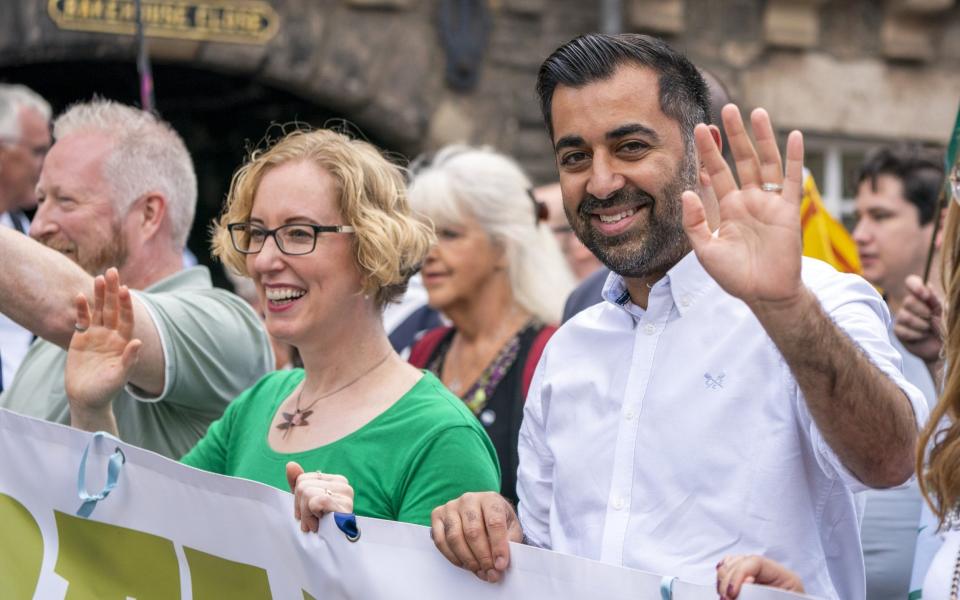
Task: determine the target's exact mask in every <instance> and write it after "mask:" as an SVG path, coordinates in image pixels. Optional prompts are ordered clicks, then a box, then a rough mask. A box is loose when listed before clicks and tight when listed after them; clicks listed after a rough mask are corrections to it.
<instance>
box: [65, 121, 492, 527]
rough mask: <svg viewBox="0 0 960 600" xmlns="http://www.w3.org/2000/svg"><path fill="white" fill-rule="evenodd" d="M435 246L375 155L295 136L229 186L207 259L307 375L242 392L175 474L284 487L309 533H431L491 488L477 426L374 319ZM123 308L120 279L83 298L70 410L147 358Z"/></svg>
mask: <svg viewBox="0 0 960 600" xmlns="http://www.w3.org/2000/svg"><path fill="white" fill-rule="evenodd" d="M432 242H433V234H432V232H431V230H430V229H429V228H428V227H426V226H424V225H423V224H421V223H420V222H419V221H417V220H416V219H414V218H412V217H411V216H410V212H409V208H408V206H407V200H406V191H405V185H404V180H403V176H402V173H401V171H400V169H398V168H397V167H396V166H394V165H392V164H391V163H390V162H389V161H387V160H386V159H385V158H384V157H383V156H382V155H381V154H380V152H379V151H378V150H377V149H376V148H375V147H373V146H372V145H370V144H368V143H366V142H362V141H358V140H352V139H349V138H348V137H346V136H344V135H342V134H339V133H335V132H332V131H327V130H320V131H315V132H310V133H307V132H300V131H296V132H293V133H291V134H289V135H287V136H286V137H285V138H283V139H282V140H280V141H279V142H278V143H277V144H275V145H274V146H272V147H271V148H269V149H268V150H266V151H265V152H263V153H254V154H253V155H252V157H251V159H250V160H249V161H248V162H247V163H246V164H245V165H243V166H242V167H241V168H240V169H239V171H238V172H237V173H236V174H235V175H234V177H233V182H232V184H231V188H230V193H229V197H228V199H227V206H226V209H225V211H224V214H223V215H222V216H221V218H220V220H219V222H218V223H217V225H216V229H215V232H214V240H213V251H214V254H215V255H216V256H218V257H219V258H220V259H221V260H223V262H224V263H226V265H227V266H228V267H229V268H232V269H233V270H235V271H237V272H239V273H240V274H243V275H246V276H249V277H251V278H252V279H253V282H254V284H255V286H256V288H257V293H258V294H259V296H260V300H261V304H262V306H263V307H264V310H265V317H264V321H265V324H266V328H267V331H268V332H269V333H270V335H271V336H273V337H274V338H276V339H278V340H280V341H282V342H285V343H287V344H290V345H292V346H294V347H296V348H297V349H298V350H299V352H300V355H301V357H302V358H303V363H304V368H303V369H294V370H291V371H278V372H275V373H272V374H270V375H267V376H266V377H264V378H263V379H262V380H260V382H258V383H257V384H256V385H254V386H253V387H252V388H250V389H248V390H247V391H245V392H244V393H243V394H241V395H240V396H239V397H238V398H237V399H236V400H234V401H233V402H232V403H231V404H230V406H229V407H228V408H227V410H226V412H225V413H224V415H223V417H222V418H221V419H219V420H218V421H216V422H215V423H213V424H212V425H211V426H210V428H209V430H208V431H207V434H206V436H205V437H204V438H203V439H201V440H200V441H199V442H198V443H197V445H196V446H195V447H194V448H193V449H192V450H191V451H190V452H188V453H187V454H186V455H185V456H184V457H183V458H182V462H184V463H185V464H188V465H191V466H194V467H198V468H201V469H205V470H209V471H212V472H215V473H221V474H225V475H234V476H239V477H245V478H248V479H253V480H256V481H260V482H263V483H266V484H269V485H272V486H275V487H278V488H281V489H285V488H286V487H287V486H289V488H290V489H291V490H293V491H294V494H295V500H294V513H295V515H296V517H297V518H298V519H300V523H301V528H302V529H303V530H304V531H307V530H313V531H316V529H317V527H318V525H319V522H318V519H319V518H320V517H321V516H322V515H323V514H325V513H327V512H331V511H339V512H354V513H356V514H358V515H364V516H372V517H378V518H383V519H391V520H399V521H407V522H411V523H420V524H424V525H429V523H430V512H431V510H432V509H433V508H434V507H436V506H440V505H442V504H444V503H445V502H447V501H448V500H450V499H453V498H457V497H459V496H460V495H461V494H463V493H465V492H470V491H488V490H498V489H499V488H500V481H499V480H500V474H499V469H498V467H497V460H496V454H495V452H494V450H493V447H492V445H491V443H490V440H489V438H488V437H487V436H486V434H485V433H484V431H483V429H482V428H481V427H480V425H479V424H478V423H477V420H476V419H475V418H474V417H473V415H472V414H470V412H469V411H468V410H467V409H466V408H465V407H464V406H463V403H462V402H461V401H460V400H459V399H458V398H457V397H455V396H453V395H452V394H451V393H450V392H449V391H447V390H446V388H444V387H443V385H442V384H441V383H440V382H439V381H438V380H437V379H436V377H434V376H433V375H431V374H429V373H424V372H421V371H419V370H417V369H414V368H413V367H411V366H409V365H408V364H407V363H406V362H405V361H404V360H403V359H401V358H400V357H399V356H398V355H397V354H396V352H394V351H393V349H392V347H391V346H390V342H389V340H388V339H387V335H386V333H385V331H384V329H383V325H382V323H381V310H382V308H383V307H384V306H385V305H386V304H387V303H388V302H390V301H391V300H393V299H395V298H396V297H397V296H399V295H400V294H402V293H403V291H404V289H405V288H406V284H407V280H408V278H409V277H410V275H412V274H413V273H414V272H415V271H416V270H417V269H418V268H419V265H420V263H421V262H422V261H423V258H424V256H425V255H426V252H427V250H428V248H429V247H430V244H431V243H432ZM129 304H130V299H129V292H128V291H126V288H125V287H122V286H120V285H119V281H118V277H117V275H116V272H115V271H112V270H111V271H110V272H108V273H107V275H106V277H105V278H104V277H100V278H98V280H97V283H96V285H95V294H94V306H93V313H92V314H91V313H90V310H89V308H88V305H87V302H86V300H85V299H84V298H83V297H82V296H81V297H78V299H77V311H78V318H77V323H78V333H77V334H76V335H74V337H73V341H72V342H71V346H70V351H69V355H68V365H67V391H68V395H69V396H70V400H71V410H74V411H77V410H82V411H85V412H87V413H89V412H90V411H101V412H103V411H107V412H109V411H111V410H112V409H111V407H110V399H111V398H112V396H113V394H114V393H115V392H116V391H117V390H118V389H119V388H120V387H121V386H122V385H124V383H125V381H126V373H127V372H128V371H129V369H130V367H131V366H132V364H133V363H134V362H135V360H136V354H137V352H138V349H139V342H138V341H137V340H132V339H131V333H130V332H131V331H132V325H131V321H132V311H130V310H128V306H129ZM237 343H238V344H239V343H243V340H237Z"/></svg>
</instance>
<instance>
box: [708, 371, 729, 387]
mask: <svg viewBox="0 0 960 600" xmlns="http://www.w3.org/2000/svg"><path fill="white" fill-rule="evenodd" d="M726 376H727V374H726V373H725V372H723V371H720V374H719V375H711V374H710V373H704V374H703V384H704V385H705V386H707V389H709V390H719V389H720V388H722V387H723V378H724V377H726Z"/></svg>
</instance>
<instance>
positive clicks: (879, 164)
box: [857, 146, 943, 225]
mask: <svg viewBox="0 0 960 600" xmlns="http://www.w3.org/2000/svg"><path fill="white" fill-rule="evenodd" d="M942 158H943V157H942V156H938V155H937V153H935V152H932V151H929V150H926V149H924V148H921V147H919V146H895V147H893V148H879V149H877V150H874V151H872V152H870V153H869V154H867V157H866V158H865V159H864V161H863V164H862V165H860V170H859V171H858V173H857V187H858V188H859V187H860V185H861V184H863V182H865V181H869V182H870V188H871V189H872V190H873V191H874V192H876V191H877V178H878V177H880V176H881V175H890V176H892V177H896V178H897V179H899V180H900V182H901V183H902V184H903V197H904V198H905V199H906V200H907V201H908V202H910V203H912V204H913V205H914V206H916V207H917V211H918V213H919V217H920V224H921V225H926V224H927V223H929V222H930V221H932V220H933V215H934V213H935V212H936V210H937V200H938V198H939V196H940V187H941V186H942V185H943V160H942Z"/></svg>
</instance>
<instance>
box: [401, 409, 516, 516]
mask: <svg viewBox="0 0 960 600" xmlns="http://www.w3.org/2000/svg"><path fill="white" fill-rule="evenodd" d="M499 491H500V466H499V463H498V462H497V458H496V452H495V451H494V449H493V445H492V444H491V443H490V439H489V438H488V437H487V436H486V435H485V434H484V433H483V431H482V430H480V429H479V427H478V428H473V427H469V426H463V427H451V428H449V429H445V430H443V431H442V432H440V433H439V434H437V436H435V437H434V438H433V439H432V440H431V441H430V442H429V443H428V444H426V445H425V446H424V447H423V448H422V449H421V450H420V452H419V453H418V454H417V455H416V457H415V458H414V461H413V464H412V466H411V469H410V472H409V476H408V479H407V485H406V489H405V493H404V494H403V498H402V501H401V503H400V512H399V514H398V515H397V520H398V521H403V522H406V523H416V524H418V525H427V526H429V525H430V513H431V512H433V509H434V508H436V507H438V506H440V505H442V504H446V503H447V502H449V501H450V500H453V499H455V498H459V497H460V496H462V495H463V494H465V493H467V492H499Z"/></svg>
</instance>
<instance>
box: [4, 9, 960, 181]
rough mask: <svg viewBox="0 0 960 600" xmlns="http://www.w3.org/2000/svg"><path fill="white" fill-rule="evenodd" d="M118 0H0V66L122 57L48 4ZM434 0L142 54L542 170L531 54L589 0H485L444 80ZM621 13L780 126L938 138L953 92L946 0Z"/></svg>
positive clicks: (395, 140) (958, 92) (176, 42)
mask: <svg viewBox="0 0 960 600" xmlns="http://www.w3.org/2000/svg"><path fill="white" fill-rule="evenodd" d="M124 1H126V2H129V0H55V1H53V2H51V1H49V0H18V1H13V2H4V3H0V75H2V69H3V67H4V66H9V65H15V64H24V63H49V62H51V61H78V60H82V61H96V60H105V59H124V60H131V61H132V60H133V57H134V55H135V45H134V41H133V38H132V37H131V36H129V35H117V34H111V33H93V32H80V31H70V30H66V29H63V28H61V27H59V26H58V25H57V24H56V23H54V20H53V19H52V18H51V11H54V10H55V9H57V10H59V9H61V8H62V7H64V6H65V4H70V6H72V7H73V8H76V6H78V5H79V4H77V3H84V2H85V3H87V4H86V5H85V6H87V8H88V9H90V10H95V9H97V8H98V7H99V6H100V5H101V4H109V3H110V2H113V3H114V4H116V3H117V2H124ZM144 1H145V2H146V1H147V0H144ZM167 1H169V2H180V3H183V2H185V1H186V2H189V0H167ZM444 1H445V0H271V1H270V2H269V5H270V6H271V7H272V9H273V10H274V11H275V13H276V14H277V15H278V17H279V20H278V22H279V27H278V29H277V33H276V35H274V36H273V38H272V39H270V40H269V41H268V42H266V43H265V44H242V43H225V42H221V41H208V40H204V39H174V38H170V37H166V38H151V40H150V47H151V55H152V57H153V59H154V60H155V61H160V62H173V63H177V62H179V63H184V64H189V65H192V66H195V67H200V68H206V69H210V70H211V71H212V72H218V73H229V74H233V75H240V76H243V77H249V78H254V79H256V80H258V81H261V82H263V83H266V84H269V85H271V86H275V87H277V88H279V89H282V90H286V91H290V92H293V93H295V94H297V95H299V96H301V97H303V98H305V99H307V100H309V101H311V102H314V103H316V104H317V105H319V106H323V107H325V108H326V109H328V110H329V111H331V112H335V113H339V114H343V115H344V116H346V117H347V118H349V119H351V120H352V121H354V122H356V123H357V124H358V125H359V126H360V127H361V128H363V129H364V130H366V131H368V132H370V134H371V135H372V136H373V137H375V138H376V139H378V140H381V141H382V142H383V143H384V144H386V145H388V146H390V147H391V148H392V149H394V150H397V151H400V152H403V153H405V154H408V155H410V154H414V153H417V152H419V151H422V150H424V149H430V148H434V147H437V146H439V145H442V144H445V143H449V142H455V141H469V142H473V143H487V144H492V145H494V146H497V147H498V148H500V149H502V150H504V151H506V152H509V153H511V154H513V155H514V156H516V157H517V158H519V159H520V160H521V161H522V162H523V164H524V165H525V166H526V167H527V168H528V170H529V171H530V172H531V174H532V175H533V177H534V178H535V179H536V180H538V181H544V180H547V179H549V178H552V177H553V176H554V171H555V169H554V167H553V164H552V158H551V153H550V147H549V144H548V141H547V139H546V136H545V133H544V130H543V126H542V123H541V120H540V115H539V111H538V109H537V105H536V101H535V97H534V92H533V82H534V77H535V73H536V69H537V66H538V65H539V63H540V61H541V60H542V59H543V58H544V57H545V56H546V55H547V54H548V53H549V52H550V51H551V50H552V49H553V48H555V47H556V46H557V45H558V44H560V43H562V42H563V41H565V40H567V39H569V38H571V37H573V36H574V35H576V34H578V33H581V32H585V31H592V30H596V29H597V28H598V26H599V23H600V22H601V21H600V10H601V8H600V7H601V4H602V3H601V2H600V1H599V0H598V1H596V2H594V1H589V0H488V1H487V3H486V10H487V12H488V14H489V18H490V25H491V26H490V29H489V36H488V38H487V45H486V49H485V51H484V54H483V60H482V63H481V67H480V74H479V79H478V81H477V83H476V85H475V86H474V87H473V88H472V89H470V90H469V91H456V90H453V89H451V88H450V86H449V85H448V84H447V83H446V81H445V78H444V66H445V61H446V58H447V53H446V51H445V50H444V48H443V45H442V43H441V39H442V36H441V33H440V31H439V29H440V27H439V22H440V19H439V16H438V15H439V11H440V6H441V4H443V3H444ZM208 4H209V2H208ZM236 4H238V5H242V4H243V2H241V1H240V0H238V1H237V2H236ZM448 4H450V5H452V4H457V3H455V2H448ZM622 13H623V14H622V17H623V26H624V29H625V30H629V31H642V32H648V33H654V34H657V35H661V36H663V37H664V38H666V39H667V40H668V41H670V42H671V43H672V44H674V45H675V46H677V47H678V48H680V49H683V50H684V51H686V52H687V53H688V54H689V56H690V57H691V58H692V59H693V60H694V61H695V62H696V63H698V64H699V65H701V66H705V67H707V68H709V69H711V70H712V71H714V72H715V73H716V74H717V75H718V76H719V77H721V78H722V79H724V80H725V81H726V82H727V84H728V85H729V87H730V88H731V92H732V93H733V95H734V97H735V98H737V99H738V101H739V102H740V103H741V104H742V105H743V106H744V107H745V108H749V107H753V106H760V105H762V106H765V107H767V108H768V109H769V110H770V112H771V114H772V115H773V116H774V120H775V123H776V124H777V125H778V126H779V127H780V128H782V129H784V130H786V129H789V128H794V127H798V128H801V129H803V130H804V131H805V132H807V133H809V134H812V135H813V136H814V137H815V138H816V137H817V136H820V137H821V138H822V139H824V140H833V139H839V140H845V139H855V140H858V141H859V142H864V143H867V142H872V141H881V142H882V141H890V140H895V139H902V138H908V139H911V140H916V141H922V142H927V143H942V142H943V141H944V139H945V138H946V136H947V134H948V129H949V127H950V125H951V124H952V120H953V117H954V114H955V111H956V107H957V102H958V98H960V6H958V5H957V3H956V2H955V1H954V0H724V1H721V0H623V1H622Z"/></svg>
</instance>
